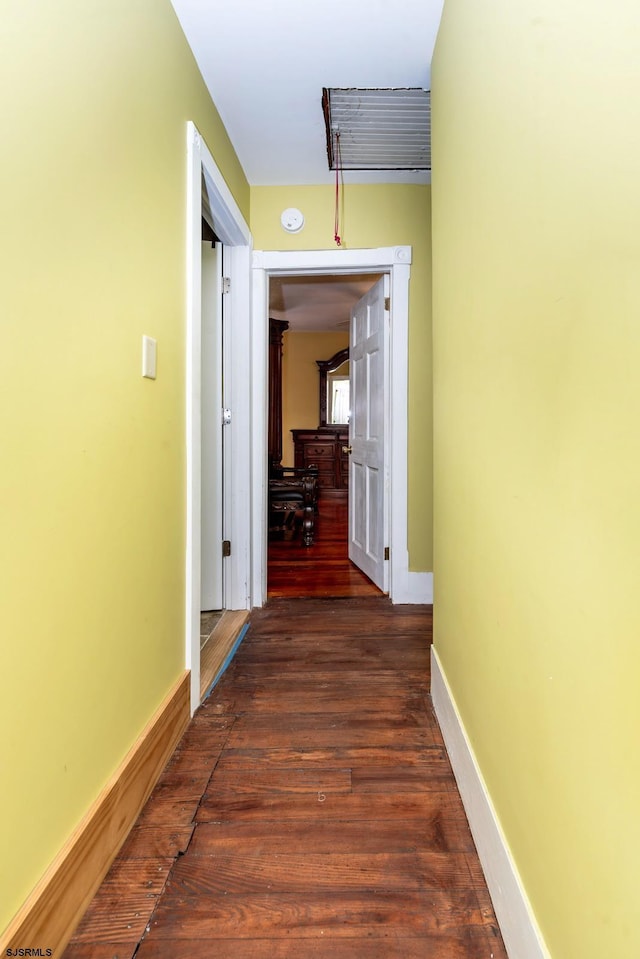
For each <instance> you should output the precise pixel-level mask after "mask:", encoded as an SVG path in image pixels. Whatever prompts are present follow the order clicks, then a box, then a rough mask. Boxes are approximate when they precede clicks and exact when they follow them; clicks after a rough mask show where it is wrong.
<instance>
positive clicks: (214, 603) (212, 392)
mask: <svg viewBox="0 0 640 959" xmlns="http://www.w3.org/2000/svg"><path fill="white" fill-rule="evenodd" d="M201 251H202V252H201V257H202V260H201V263H202V372H201V376H202V522H201V544H200V550H201V598H200V608H201V609H203V610H209V609H223V607H224V596H223V588H222V566H223V562H222V539H223V512H222V510H223V497H222V490H223V485H222V463H223V446H222V444H223V430H222V246H221V244H220V243H217V244H216V245H215V246H212V244H211V242H210V241H207V242H204V243H202V245H201Z"/></svg>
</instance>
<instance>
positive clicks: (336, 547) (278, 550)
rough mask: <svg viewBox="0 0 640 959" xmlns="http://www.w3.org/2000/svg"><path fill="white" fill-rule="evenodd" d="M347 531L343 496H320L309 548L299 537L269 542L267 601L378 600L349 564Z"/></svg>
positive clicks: (376, 591) (368, 582)
mask: <svg viewBox="0 0 640 959" xmlns="http://www.w3.org/2000/svg"><path fill="white" fill-rule="evenodd" d="M347 531H348V498H347V493H346V492H344V493H342V492H331V493H327V492H326V491H324V492H322V493H321V494H320V500H319V503H318V515H317V517H316V524H315V535H314V542H313V545H312V546H303V545H302V543H301V540H300V536H299V535H298V537H297V539H294V540H290V541H287V540H272V541H270V542H269V549H268V567H267V595H268V596H269V598H270V599H272V598H276V597H285V596H286V597H299V596H315V597H323V596H326V597H329V596H332V597H338V596H380V595H381V593H380V590H379V589H378V587H377V586H374V584H373V583H372V582H371V580H370V579H369V578H368V577H367V576H365V574H364V573H363V572H361V571H360V570H359V569H358V567H357V566H354V564H353V563H352V562H350V560H349V552H348V546H347Z"/></svg>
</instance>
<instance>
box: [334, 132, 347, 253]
mask: <svg viewBox="0 0 640 959" xmlns="http://www.w3.org/2000/svg"><path fill="white" fill-rule="evenodd" d="M335 163H336V215H335V220H334V226H333V239H334V240H335V241H336V244H337V245H338V246H340V245H341V244H342V238H341V236H340V185H341V184H342V193H343V197H344V182H343V177H342V154H341V153H340V134H339V133H336V152H335Z"/></svg>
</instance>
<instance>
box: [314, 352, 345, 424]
mask: <svg viewBox="0 0 640 959" xmlns="http://www.w3.org/2000/svg"><path fill="white" fill-rule="evenodd" d="M348 359H349V347H348V346H347V347H346V349H344V350H338V352H337V353H334V355H333V356H332V357H331V359H329V360H316V363H317V364H318V369H319V371H320V426H323V427H325V428H327V429H332V430H343V429H344V428H345V426H346V425H347V424H346V423H327V374H328V373H335V371H336V370H337V369H338V368H339V367H341V366H342V364H343V363H345V362H346V361H347V360H348Z"/></svg>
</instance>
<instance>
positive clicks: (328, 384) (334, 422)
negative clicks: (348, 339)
mask: <svg viewBox="0 0 640 959" xmlns="http://www.w3.org/2000/svg"><path fill="white" fill-rule="evenodd" d="M316 363H317V365H318V369H319V370H320V426H335V427H336V428H337V427H339V426H346V425H347V423H348V422H349V409H350V406H349V348H348V347H347V349H345V350H340V351H339V352H338V353H336V354H335V355H334V356H332V357H331V358H330V359H328V360H316Z"/></svg>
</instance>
